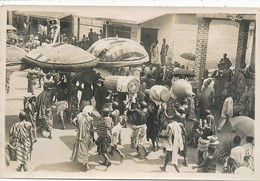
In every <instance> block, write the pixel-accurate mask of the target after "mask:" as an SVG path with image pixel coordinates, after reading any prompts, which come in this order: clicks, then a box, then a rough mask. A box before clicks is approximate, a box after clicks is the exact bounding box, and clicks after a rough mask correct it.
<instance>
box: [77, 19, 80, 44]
mask: <svg viewBox="0 0 260 181" xmlns="http://www.w3.org/2000/svg"><path fill="white" fill-rule="evenodd" d="M77 22H78V32H77V39H78V41H79V38H80V37H79V33H80V18H78V21H77Z"/></svg>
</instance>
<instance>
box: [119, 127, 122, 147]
mask: <svg viewBox="0 0 260 181" xmlns="http://www.w3.org/2000/svg"><path fill="white" fill-rule="evenodd" d="M118 144H119V145H121V144H122V139H121V130H120V131H119V134H118Z"/></svg>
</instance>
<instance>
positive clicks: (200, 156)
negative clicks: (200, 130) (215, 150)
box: [197, 150, 204, 165]
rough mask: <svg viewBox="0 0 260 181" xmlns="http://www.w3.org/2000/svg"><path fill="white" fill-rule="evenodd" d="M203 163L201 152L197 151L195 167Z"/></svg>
mask: <svg viewBox="0 0 260 181" xmlns="http://www.w3.org/2000/svg"><path fill="white" fill-rule="evenodd" d="M203 162H204V159H203V152H202V151H200V150H199V151H198V161H197V165H200V164H201V163H203Z"/></svg>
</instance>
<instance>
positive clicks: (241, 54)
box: [235, 21, 250, 74]
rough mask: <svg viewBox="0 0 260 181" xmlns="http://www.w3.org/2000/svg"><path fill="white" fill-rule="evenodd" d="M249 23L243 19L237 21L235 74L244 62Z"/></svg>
mask: <svg viewBox="0 0 260 181" xmlns="http://www.w3.org/2000/svg"><path fill="white" fill-rule="evenodd" d="M249 24H250V23H249V22H245V21H241V22H240V23H239V32H238V42H237V55H236V63H235V74H237V73H238V72H239V71H240V69H241V64H242V63H243V62H245V58H246V49H247V40H248V31H249Z"/></svg>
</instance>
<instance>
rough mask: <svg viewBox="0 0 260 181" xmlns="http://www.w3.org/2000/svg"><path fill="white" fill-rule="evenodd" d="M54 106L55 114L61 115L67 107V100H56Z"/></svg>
mask: <svg viewBox="0 0 260 181" xmlns="http://www.w3.org/2000/svg"><path fill="white" fill-rule="evenodd" d="M54 105H55V106H56V111H57V114H58V115H60V116H63V112H64V111H65V110H66V109H68V103H67V101H57V102H55V104H54Z"/></svg>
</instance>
